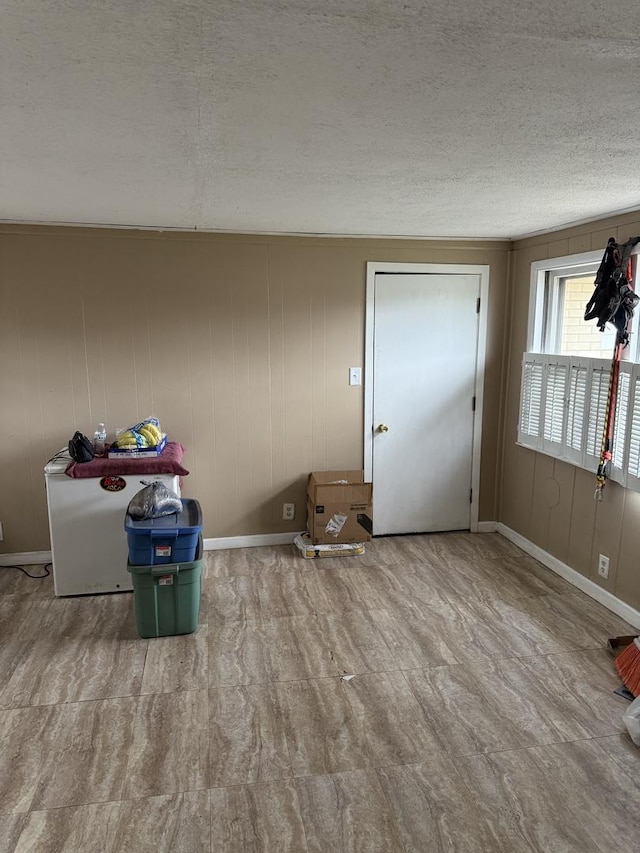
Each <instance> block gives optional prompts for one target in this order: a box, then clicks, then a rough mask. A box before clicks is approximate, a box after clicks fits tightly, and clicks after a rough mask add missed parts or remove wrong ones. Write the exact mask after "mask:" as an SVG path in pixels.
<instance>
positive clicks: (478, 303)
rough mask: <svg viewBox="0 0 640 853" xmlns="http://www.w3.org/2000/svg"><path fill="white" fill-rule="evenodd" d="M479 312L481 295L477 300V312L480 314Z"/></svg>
mask: <svg viewBox="0 0 640 853" xmlns="http://www.w3.org/2000/svg"><path fill="white" fill-rule="evenodd" d="M479 313H480V297H479V296H478V299H477V301H476V314H479Z"/></svg>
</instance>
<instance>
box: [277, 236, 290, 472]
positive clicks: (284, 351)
mask: <svg viewBox="0 0 640 853" xmlns="http://www.w3.org/2000/svg"><path fill="white" fill-rule="evenodd" d="M279 260H280V280H279V285H280V287H279V290H280V332H281V335H282V365H281V367H282V414H281V420H280V429H279V433H280V436H281V441H282V463H281V464H282V473H283V475H284V480H285V482H288V479H287V477H288V471H289V467H288V459H287V448H288V446H289V444H288V442H287V435H286V427H287V337H286V334H285V327H286V324H285V316H284V276H283V274H282V253H280V257H279Z"/></svg>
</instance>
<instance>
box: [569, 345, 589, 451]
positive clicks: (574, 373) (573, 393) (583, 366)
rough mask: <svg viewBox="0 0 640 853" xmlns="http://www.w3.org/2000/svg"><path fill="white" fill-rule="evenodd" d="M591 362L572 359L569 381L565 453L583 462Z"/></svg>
mask: <svg viewBox="0 0 640 853" xmlns="http://www.w3.org/2000/svg"><path fill="white" fill-rule="evenodd" d="M588 372H589V363H588V361H587V360H586V359H577V358H572V359H571V365H570V367H569V382H568V386H569V387H568V391H567V396H568V405H567V425H566V429H565V441H564V445H565V446H564V453H565V457H566V459H567V460H569V461H571V462H574V463H575V464H576V465H581V464H582V457H583V456H584V436H585V433H586V425H585V421H586V415H587V375H588Z"/></svg>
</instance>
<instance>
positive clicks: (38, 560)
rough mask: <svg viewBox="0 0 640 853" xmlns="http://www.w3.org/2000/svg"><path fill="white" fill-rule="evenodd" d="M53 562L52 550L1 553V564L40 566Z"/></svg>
mask: <svg viewBox="0 0 640 853" xmlns="http://www.w3.org/2000/svg"><path fill="white" fill-rule="evenodd" d="M50 562H51V551H22V552H21V553H17V554H0V566H39V565H42V564H45V563H50Z"/></svg>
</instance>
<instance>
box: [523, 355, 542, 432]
mask: <svg viewBox="0 0 640 853" xmlns="http://www.w3.org/2000/svg"><path fill="white" fill-rule="evenodd" d="M544 373H545V356H544V355H541V354H540V353H525V354H524V358H523V361H522V388H521V394H520V425H519V427H518V442H519V443H520V444H525V445H527V446H528V447H538V445H539V444H541V439H542V410H543V409H542V406H543V388H544Z"/></svg>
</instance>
